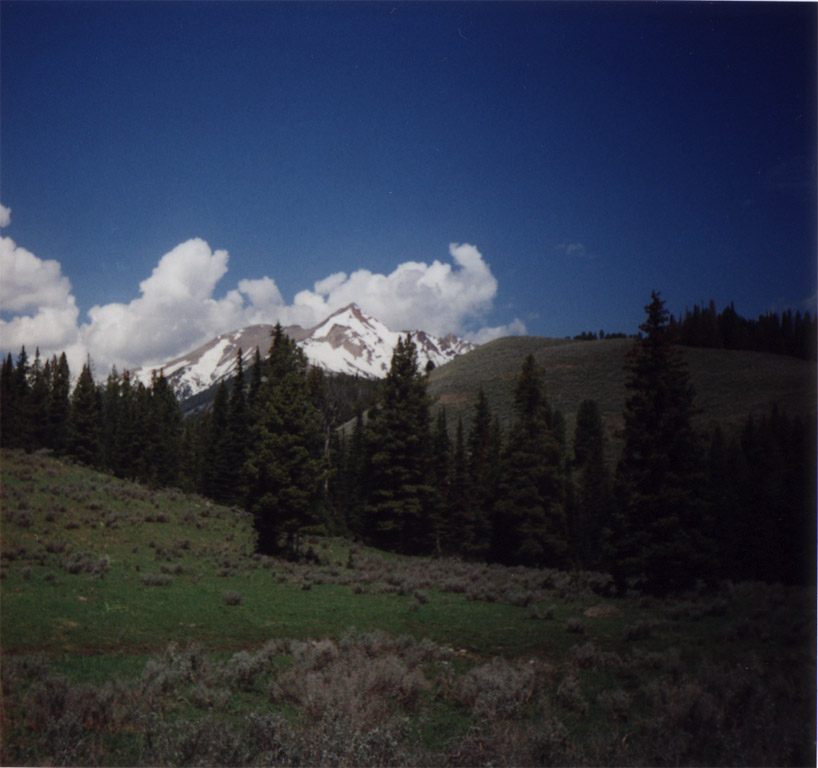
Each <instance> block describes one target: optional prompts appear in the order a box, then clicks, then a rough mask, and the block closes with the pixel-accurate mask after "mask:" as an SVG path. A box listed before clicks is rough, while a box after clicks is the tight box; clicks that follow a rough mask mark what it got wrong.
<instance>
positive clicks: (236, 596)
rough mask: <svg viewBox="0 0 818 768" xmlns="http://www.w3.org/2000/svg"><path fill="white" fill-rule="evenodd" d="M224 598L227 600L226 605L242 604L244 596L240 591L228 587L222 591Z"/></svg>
mask: <svg viewBox="0 0 818 768" xmlns="http://www.w3.org/2000/svg"><path fill="white" fill-rule="evenodd" d="M222 600H223V601H224V602H225V604H226V605H241V603H242V601H243V600H244V598H243V597H242V595H241V593H240V592H236V591H235V590H232V589H228V590H225V591H224V592H222Z"/></svg>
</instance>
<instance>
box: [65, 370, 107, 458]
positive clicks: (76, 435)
mask: <svg viewBox="0 0 818 768" xmlns="http://www.w3.org/2000/svg"><path fill="white" fill-rule="evenodd" d="M67 450H68V453H69V454H70V455H71V456H73V457H74V458H75V459H77V461H79V462H81V463H83V464H87V465H89V466H98V465H99V463H100V461H101V459H102V397H101V395H100V392H99V389H98V388H97V385H96V383H95V382H94V376H93V374H92V373H91V361H90V360H88V362H86V363H85V365H83V367H82V372H81V373H80V376H79V378H78V379H77V384H76V386H75V387H74V391H73V393H72V394H71V410H70V413H69V417H68V446H67Z"/></svg>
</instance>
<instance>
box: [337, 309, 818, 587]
mask: <svg viewBox="0 0 818 768" xmlns="http://www.w3.org/2000/svg"><path fill="white" fill-rule="evenodd" d="M646 311H647V313H648V319H647V320H646V322H645V323H644V324H643V325H642V326H641V327H640V330H641V331H642V334H641V336H640V338H639V339H638V340H637V341H636V342H635V345H634V348H633V350H632V351H631V352H630V353H629V355H628V357H627V359H626V362H625V367H626V371H627V375H628V378H627V389H628V398H627V400H626V403H625V408H624V411H623V416H624V420H625V427H624V430H623V431H622V434H621V437H622V438H623V442H624V446H623V450H622V454H621V456H620V458H619V460H618V462H617V464H616V466H615V467H613V468H610V467H609V466H608V464H607V463H606V459H605V454H606V450H605V448H606V437H605V432H604V429H603V423H602V419H601V415H600V412H599V407H598V405H597V403H596V402H595V401H593V400H586V401H584V402H582V403H581V404H580V406H579V409H578V412H577V420H576V428H575V432H574V437H573V443H572V444H571V445H569V444H568V442H567V440H566V435H565V424H564V419H563V418H562V415H561V414H560V413H559V412H555V411H554V410H553V409H552V408H551V406H550V404H549V401H548V398H547V395H546V392H545V389H544V384H543V375H542V371H541V370H540V369H539V368H538V367H537V365H536V363H535V361H534V358H533V357H531V356H529V357H528V358H527V359H526V361H525V362H524V364H523V366H522V369H521V371H520V374H519V377H518V380H517V384H516V389H515V393H514V411H515V420H514V422H513V423H512V425H511V427H510V428H509V430H508V431H507V433H506V434H502V432H501V429H500V426H499V423H498V420H497V418H496V417H495V416H494V415H493V414H492V413H491V409H490V408H489V406H488V403H487V400H486V397H485V394H484V393H483V391H482V390H480V391H479V393H478V396H477V400H476V402H475V404H474V419H473V423H472V427H471V429H470V430H469V433H468V434H467V435H464V432H463V427H462V423H461V422H460V421H459V422H458V424H457V425H456V429H455V430H454V439H453V440H452V439H451V438H450V437H449V429H448V427H447V423H446V414H445V411H444V410H438V412H437V416H436V418H435V419H434V426H431V422H430V418H429V409H430V407H431V405H432V404H431V402H430V401H429V399H428V398H425V395H424V393H425V379H424V377H423V376H421V375H420V374H419V373H418V372H417V371H416V370H414V369H413V366H412V356H413V354H414V350H413V345H412V344H411V341H410V340H406V341H403V342H402V344H401V345H400V346H399V347H398V348H397V349H396V351H395V359H394V360H393V368H392V370H391V371H390V376H389V377H388V378H387V382H386V387H385V392H384V398H383V399H382V401H381V402H380V403H379V404H378V406H377V407H376V408H375V409H373V410H371V411H370V412H369V414H368V417H366V418H365V415H364V414H363V413H360V414H359V415H358V417H357V419H356V421H355V425H354V427H353V429H352V430H351V431H349V432H348V433H345V434H341V435H340V437H339V439H338V441H337V444H336V447H335V450H334V453H333V461H334V470H333V471H334V478H335V480H334V482H333V484H332V491H333V493H332V497H331V500H330V501H331V503H332V505H333V507H334V508H335V509H336V510H337V511H338V512H339V514H338V516H337V520H338V521H339V522H341V523H342V524H343V525H344V526H345V529H346V532H347V533H350V534H352V535H355V536H359V537H360V538H361V539H363V540H365V541H368V542H370V543H372V544H374V545H376V546H379V547H383V548H387V549H396V550H399V551H403V552H408V553H418V554H429V553H435V552H437V553H442V554H451V555H456V556H461V557H467V558H474V559H480V560H489V561H495V562H500V563H504V564H507V565H514V564H522V565H530V566H546V567H553V568H569V569H570V568H584V569H591V570H600V571H606V572H609V573H612V574H613V575H614V576H615V578H616V581H617V583H618V585H619V587H620V588H622V589H625V588H627V586H628V585H633V584H639V585H640V586H641V587H642V588H646V589H650V590H653V591H656V592H663V591H667V590H672V589H679V588H687V587H692V586H694V585H695V584H696V582H699V581H701V582H704V583H711V584H713V583H716V582H717V581H719V580H721V579H725V578H732V579H763V580H767V581H782V582H787V583H794V582H803V581H805V580H808V579H811V578H813V576H812V574H811V573H810V572H809V563H810V557H811V555H812V554H813V553H812V549H813V543H814V536H813V535H811V530H812V527H811V526H812V523H811V521H812V520H813V518H814V507H815V472H814V456H815V446H814V434H815V429H814V426H815V425H814V421H813V422H812V423H805V422H803V421H802V420H801V419H799V418H795V417H787V416H786V415H784V414H782V413H779V412H778V411H777V410H775V409H773V411H772V413H771V414H769V415H768V416H764V417H762V418H761V419H760V420H759V419H758V418H754V417H752V416H750V417H748V420H747V421H746V423H745V424H744V425H743V427H742V428H741V429H739V430H737V433H736V434H735V435H733V436H731V437H730V438H727V437H725V434H724V432H723V430H722V429H721V428H719V427H717V428H715V429H714V431H713V432H712V433H711V434H699V433H697V432H696V431H695V430H694V428H693V425H692V418H693V416H694V414H695V410H696V409H695V393H694V391H693V389H692V387H691V386H690V384H689V379H688V374H687V370H686V367H685V364H684V362H683V359H682V357H681V356H680V355H679V353H678V350H677V349H676V348H675V347H674V346H673V344H672V343H671V337H670V334H669V320H668V313H667V311H666V310H665V308H664V302H662V301H661V299H660V298H659V297H658V295H656V294H654V295H653V296H652V302H651V304H650V305H649V306H648V307H646ZM413 430H414V431H413Z"/></svg>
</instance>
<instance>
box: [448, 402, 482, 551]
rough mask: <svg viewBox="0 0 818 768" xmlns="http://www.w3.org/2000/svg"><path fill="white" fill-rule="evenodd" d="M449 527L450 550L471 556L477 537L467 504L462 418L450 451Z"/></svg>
mask: <svg viewBox="0 0 818 768" xmlns="http://www.w3.org/2000/svg"><path fill="white" fill-rule="evenodd" d="M446 509H447V511H448V515H447V517H448V520H449V528H450V530H451V533H452V537H451V551H453V552H455V553H456V554H458V555H461V556H464V557H466V556H473V555H474V553H475V549H476V547H475V541H476V538H477V530H476V519H475V515H474V509H473V508H472V506H471V505H470V504H469V493H468V467H467V464H466V445H465V439H464V437H463V420H462V419H460V418H459V419H458V420H457V429H456V430H455V438H454V451H453V453H452V470H451V483H450V487H449V498H448V502H447V504H446Z"/></svg>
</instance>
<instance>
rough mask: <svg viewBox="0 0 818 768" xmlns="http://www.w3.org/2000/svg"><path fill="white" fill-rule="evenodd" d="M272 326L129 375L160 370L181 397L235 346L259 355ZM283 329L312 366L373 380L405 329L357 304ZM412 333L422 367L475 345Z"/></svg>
mask: <svg viewBox="0 0 818 768" xmlns="http://www.w3.org/2000/svg"><path fill="white" fill-rule="evenodd" d="M272 330H273V326H272V325H266V324H263V325H252V326H248V327H247V328H240V329H238V330H235V331H230V332H228V333H223V334H221V335H219V336H217V337H216V338H215V339H212V340H211V341H209V342H207V343H206V344H203V345H202V346H200V347H198V348H196V349H194V350H192V351H190V352H188V353H187V354H185V355H183V356H181V357H178V358H175V359H173V360H169V361H167V362H165V363H163V364H162V365H161V366H152V367H150V368H137V369H136V370H134V371H132V372H131V373H132V375H133V376H135V377H137V378H138V379H140V380H142V381H144V382H145V383H146V384H147V383H148V382H149V381H150V378H151V375H152V374H153V371H154V370H159V369H160V368H161V370H162V371H163V373H164V376H165V378H166V379H167V380H168V382H169V383H170V385H171V387H172V388H173V390H174V392H175V393H176V396H177V397H178V398H179V400H180V401H183V400H186V399H187V398H189V397H193V396H194V395H197V394H199V393H200V392H203V391H204V390H206V389H208V388H209V387H211V386H213V385H214V384H216V383H218V382H219V381H221V380H222V379H225V378H229V377H230V376H232V375H233V371H234V370H235V367H236V353H237V351H238V350H239V348H240V349H241V350H242V359H243V360H244V362H245V366H248V365H250V364H251V363H252V361H253V357H254V356H255V351H256V348H257V347H258V349H259V350H260V351H261V354H262V356H264V355H265V354H266V353H267V349H268V347H269V345H270V333H271V331H272ZM284 332H285V333H286V334H287V335H288V336H289V337H290V338H291V339H293V340H294V341H295V342H296V343H297V344H298V345H299V346H300V347H301V348H302V349H303V350H304V353H305V354H306V355H307V359H308V360H309V361H310V362H311V363H312V364H314V365H317V366H320V367H321V368H323V369H325V370H326V371H329V372H332V373H346V374H350V375H353V376H355V375H357V376H363V377H366V378H372V379H378V378H383V377H384V376H386V374H387V372H388V371H389V364H390V362H391V359H392V350H393V349H394V347H395V344H397V341H398V338H399V337H400V336H403V335H405V334H406V333H407V331H390V330H389V329H388V328H387V327H386V326H385V325H384V324H383V323H382V322H380V321H379V320H377V319H376V318H374V317H371V316H369V315H367V314H365V313H364V312H363V311H362V310H361V309H360V307H358V306H357V305H356V304H350V305H349V306H346V307H344V308H343V309H339V310H338V311H336V312H334V313H333V314H331V315H330V316H329V317H328V318H326V319H325V320H324V321H322V322H321V323H319V324H318V325H316V326H314V327H312V328H307V329H305V328H302V327H301V326H299V325H291V326H287V327H285V328H284ZM411 333H412V338H413V340H414V342H415V345H416V346H417V350H418V363H419V366H420V368H421V369H424V368H425V367H426V365H427V364H428V363H429V362H431V363H433V364H434V365H435V367H437V366H440V365H443V364H444V363H448V362H449V361H450V360H453V359H454V358H455V357H458V356H459V355H462V354H463V353H465V352H468V351H470V350H472V349H474V348H475V345H474V344H472V343H471V342H468V341H465V340H463V339H461V338H458V337H457V336H454V335H453V334H449V335H448V336H444V337H442V338H440V337H437V336H433V335H431V334H428V333H426V332H425V331H411Z"/></svg>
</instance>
